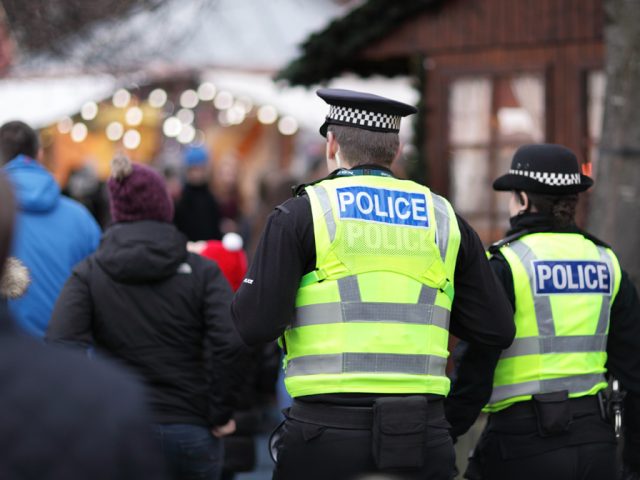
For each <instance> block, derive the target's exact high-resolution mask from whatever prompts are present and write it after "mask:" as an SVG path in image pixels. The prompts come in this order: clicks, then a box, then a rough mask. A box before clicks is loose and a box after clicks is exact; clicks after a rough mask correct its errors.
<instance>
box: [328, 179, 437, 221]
mask: <svg viewBox="0 0 640 480" xmlns="http://www.w3.org/2000/svg"><path fill="white" fill-rule="evenodd" d="M337 193H338V206H339V211H340V218H343V219H353V220H362V221H365V222H377V223H391V224H395V225H403V226H410V227H428V226H429V210H428V206H427V197H426V195H425V194H423V193H417V192H402V191H398V190H388V189H384V188H372V187H343V188H338V189H337Z"/></svg>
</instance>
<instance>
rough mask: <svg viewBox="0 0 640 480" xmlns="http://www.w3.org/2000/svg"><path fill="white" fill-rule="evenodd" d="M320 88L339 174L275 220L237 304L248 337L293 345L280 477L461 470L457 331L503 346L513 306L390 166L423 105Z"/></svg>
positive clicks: (479, 259)
mask: <svg viewBox="0 0 640 480" xmlns="http://www.w3.org/2000/svg"><path fill="white" fill-rule="evenodd" d="M318 95H319V96H320V97H321V98H322V99H323V100H324V101H325V102H327V103H328V104H329V114H328V115H327V117H326V121H325V123H324V124H323V125H322V127H321V129H320V132H321V134H322V135H324V136H326V139H327V146H326V156H327V164H328V167H329V170H330V171H331V173H330V174H329V176H327V177H326V178H324V179H322V180H319V181H317V182H315V183H313V184H309V185H302V186H300V187H298V188H297V189H296V191H295V197H294V198H292V199H290V200H288V201H287V202H285V203H284V204H282V205H280V206H279V207H277V208H276V209H275V211H274V212H273V213H272V214H271V216H270V217H269V219H268V222H267V225H266V228H265V230H264V232H263V235H262V238H261V240H260V244H259V246H258V249H257V252H256V254H255V257H254V260H253V263H252V265H251V267H250V269H249V272H248V275H247V278H246V279H245V280H244V283H243V285H242V287H241V288H240V289H239V291H238V292H237V294H236V296H235V299H234V302H233V305H232V312H233V316H234V319H235V322H236V325H237V327H238V331H239V332H240V334H241V336H242V338H243V339H244V340H245V342H246V343H248V344H258V343H261V342H267V341H271V340H273V339H275V338H278V337H279V338H280V340H279V341H280V344H281V347H282V349H283V352H284V357H285V358H284V363H285V384H286V387H287V389H288V391H289V393H290V395H291V396H292V397H293V398H294V401H293V405H292V407H291V409H289V410H288V411H287V412H286V420H285V422H284V423H283V425H282V426H281V427H280V428H279V429H278V430H276V432H274V435H273V438H272V440H273V442H272V446H273V450H274V451H275V454H276V456H277V463H276V467H275V472H274V478H275V479H279V480H280V479H296V480H298V479H309V480H313V479H323V480H326V479H328V478H330V479H333V480H339V479H348V478H354V477H355V476H357V475H359V474H364V473H372V472H387V473H393V474H395V475H398V476H399V477H400V478H408V479H414V478H415V479H442V480H445V479H447V480H448V479H450V478H451V477H452V472H453V466H454V452H453V447H452V440H451V437H450V435H449V429H448V427H449V425H448V423H447V421H446V419H445V413H444V412H445V409H444V399H445V397H446V396H447V394H448V393H449V390H450V381H449V379H448V378H447V376H446V374H445V366H446V364H447V356H448V351H447V346H448V337H449V335H448V333H449V331H451V332H452V333H453V334H455V335H456V336H458V337H460V338H463V339H465V340H467V341H468V342H470V343H472V344H474V345H478V348H480V349H482V348H483V347H486V348H498V349H501V348H506V347H507V346H509V345H510V343H511V341H512V340H513V335H514V332H515V329H514V325H513V319H512V311H511V308H510V306H509V304H508V301H507V299H506V296H505V295H504V293H503V291H502V288H501V287H500V286H499V283H498V280H497V278H496V277H495V275H494V274H493V272H492V271H491V267H490V266H489V263H488V261H487V259H486V256H485V254H484V252H483V247H482V244H481V243H480V240H479V239H478V236H477V235H476V233H475V232H474V231H473V230H472V229H471V228H470V227H469V225H468V224H467V223H466V222H465V221H464V220H462V219H461V218H460V217H458V216H456V214H455V213H454V211H453V209H452V208H451V205H450V204H449V202H447V200H445V199H444V198H443V197H440V196H438V195H435V194H434V193H432V192H431V191H430V190H429V189H428V188H426V187H424V186H422V185H419V184H417V183H414V182H412V181H408V180H400V179H397V178H395V177H394V176H393V174H392V173H391V170H390V168H389V167H390V165H391V162H392V161H393V159H394V158H395V157H396V156H397V155H398V151H399V140H398V131H399V127H400V119H401V117H403V116H406V115H409V114H412V113H415V112H416V109H415V108H414V107H412V106H410V105H406V104H403V103H400V102H396V101H393V100H390V99H387V98H383V97H379V96H376V95H370V94H366V93H359V92H353V91H347V90H336V89H323V90H319V91H318ZM461 387H464V385H462V386H461ZM465 395H466V394H465V392H464V388H462V393H461V394H460V395H458V396H457V398H458V399H459V401H460V403H464V398H465ZM481 407H482V405H479V406H477V409H476V411H475V413H476V414H477V413H478V412H479V409H480V408H481ZM474 408H475V407H474Z"/></svg>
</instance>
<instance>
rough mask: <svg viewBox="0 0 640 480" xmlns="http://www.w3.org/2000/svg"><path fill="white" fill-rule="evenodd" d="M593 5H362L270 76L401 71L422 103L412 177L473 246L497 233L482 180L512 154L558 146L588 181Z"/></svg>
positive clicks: (500, 225) (595, 65) (599, 28)
mask: <svg viewBox="0 0 640 480" xmlns="http://www.w3.org/2000/svg"><path fill="white" fill-rule="evenodd" d="M602 3H603V0H536V1H529V0H405V1H401V2H387V1H385V0H369V1H367V2H365V3H364V4H362V5H360V6H359V7H357V8H355V9H354V10H352V11H351V12H350V13H349V14H347V15H346V16H344V17H342V18H340V19H338V20H336V21H334V22H333V23H331V24H330V25H329V26H328V27H327V28H326V29H325V30H324V31H322V32H318V33H316V34H314V35H312V36H310V37H309V39H308V40H307V41H306V42H305V44H303V50H302V51H303V53H302V56H301V57H300V58H298V59H297V60H295V61H294V62H292V63H291V64H290V65H289V66H287V67H286V68H285V69H284V70H283V71H282V72H280V77H281V78H284V79H286V80H288V81H289V82H291V83H294V84H306V85H312V84H315V83H318V82H322V81H324V80H326V79H328V78H331V77H333V76H336V75H338V74H340V73H343V72H349V71H351V72H355V73H358V74H360V75H369V74H372V73H381V74H385V75H398V74H405V75H406V74H409V75H413V76H415V78H416V84H417V85H418V88H419V89H420V90H421V94H422V102H421V103H422V104H421V105H420V114H419V117H418V119H417V120H418V121H417V128H416V137H415V138H416V139H417V143H418V145H416V146H417V147H418V149H419V151H420V156H421V159H420V160H421V163H420V165H419V167H420V168H419V169H418V170H419V171H418V172H417V175H416V177H417V178H418V179H422V180H425V181H426V183H427V184H428V185H429V186H431V187H432V188H433V189H434V190H435V191H438V192H440V193H443V194H445V195H447V196H448V197H449V198H451V200H452V201H453V203H454V205H455V207H456V209H457V210H458V211H459V212H460V213H461V214H462V215H463V216H465V217H466V218H467V219H468V220H470V221H471V223H472V224H473V226H474V227H475V228H476V229H477V230H478V232H479V233H480V235H481V237H482V238H483V239H484V240H485V241H492V240H495V239H497V238H499V237H500V236H501V234H502V233H503V231H504V227H505V225H506V217H507V214H506V204H505V203H506V202H505V197H504V195H505V194H496V193H493V192H492V190H491V188H490V184H491V181H492V180H493V179H494V178H495V177H496V176H497V175H499V174H501V173H502V172H505V171H506V170H507V169H508V166H509V163H510V160H511V155H512V153H513V151H514V149H515V148H517V146H518V145H521V144H523V143H531V142H549V143H560V144H564V145H566V146H568V147H570V148H571V149H573V150H574V151H575V152H576V153H577V154H578V155H579V156H580V158H581V160H582V161H583V170H584V171H585V172H587V173H589V172H591V171H592V169H591V165H592V162H594V161H596V159H595V158H594V155H595V152H596V148H594V147H596V146H597V143H598V139H599V133H600V124H601V116H602V105H603V97H604V74H603V73H602V69H603V65H604V44H603V24H604V12H603V5H602Z"/></svg>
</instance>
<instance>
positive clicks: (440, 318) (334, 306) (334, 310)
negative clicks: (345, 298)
mask: <svg viewBox="0 0 640 480" xmlns="http://www.w3.org/2000/svg"><path fill="white" fill-rule="evenodd" d="M340 322H384V323H409V324H417V325H434V326H437V327H440V328H444V329H448V328H449V311H448V310H447V309H445V308H442V307H438V306H437V305H427V304H410V303H406V304H403V303H385V302H362V303H316V304H313V305H305V306H302V307H297V309H296V319H295V321H294V324H293V328H296V327H306V326H309V325H322V324H332V323H340Z"/></svg>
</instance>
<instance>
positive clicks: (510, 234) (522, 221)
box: [489, 213, 611, 253]
mask: <svg viewBox="0 0 640 480" xmlns="http://www.w3.org/2000/svg"><path fill="white" fill-rule="evenodd" d="M509 222H510V224H511V228H510V229H509V230H508V231H507V233H506V235H505V238H504V239H502V240H500V241H498V242H496V243H494V244H493V245H492V246H491V248H490V249H489V251H490V252H492V253H495V252H496V251H497V250H498V249H499V247H500V246H502V245H504V244H505V243H506V242H508V241H514V240H517V239H518V238H520V237H523V236H525V235H529V234H531V233H540V232H549V233H577V234H580V235H582V236H583V237H585V238H587V239H589V240H591V241H592V242H593V243H595V244H596V245H599V246H602V247H605V248H611V247H610V246H609V245H608V244H607V243H606V242H603V241H602V240H600V239H599V238H597V237H594V236H593V235H591V234H590V233H588V232H585V231H584V230H582V229H581V228H579V227H578V226H577V225H576V224H572V225H568V226H566V227H556V226H554V225H553V219H552V217H551V216H550V215H545V214H542V213H523V214H521V215H516V216H514V217H511V218H510V219H509Z"/></svg>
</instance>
